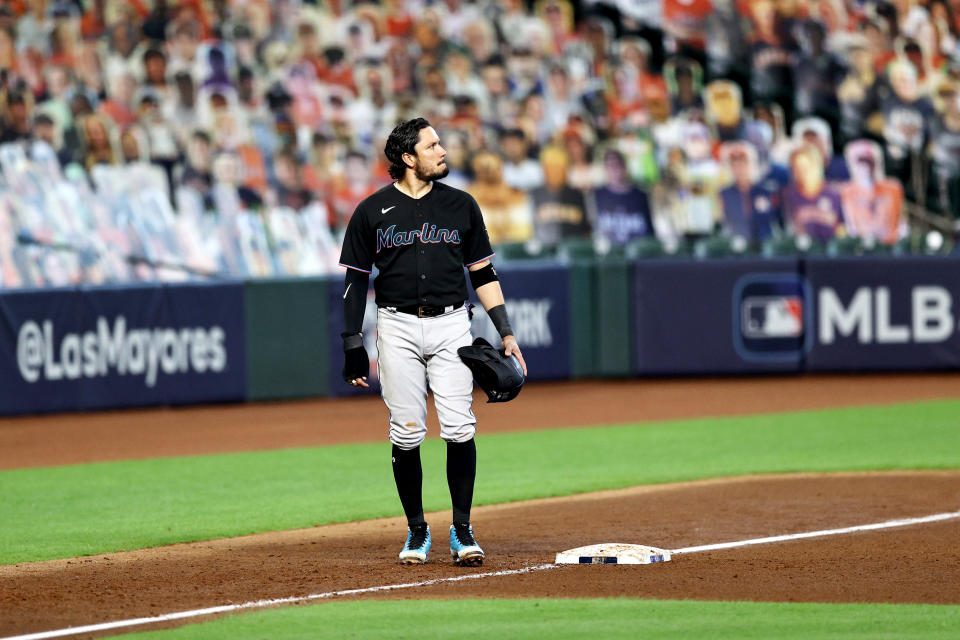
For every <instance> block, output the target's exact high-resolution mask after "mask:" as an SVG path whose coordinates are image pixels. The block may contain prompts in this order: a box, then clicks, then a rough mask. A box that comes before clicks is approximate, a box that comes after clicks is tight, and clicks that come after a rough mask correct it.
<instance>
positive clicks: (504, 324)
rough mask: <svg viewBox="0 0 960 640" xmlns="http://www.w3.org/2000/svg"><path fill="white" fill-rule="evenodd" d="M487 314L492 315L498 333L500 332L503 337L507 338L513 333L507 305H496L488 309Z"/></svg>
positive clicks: (491, 318)
mask: <svg viewBox="0 0 960 640" xmlns="http://www.w3.org/2000/svg"><path fill="white" fill-rule="evenodd" d="M487 315H488V316H489V317H490V320H491V321H492V322H493V326H494V328H496V330H497V333H499V334H500V337H501V338H506V337H507V336H512V335H513V328H512V327H511V326H510V321H509V320H508V319H507V307H506V305H502V304H498V305H497V306H495V307H491V308H489V309H487Z"/></svg>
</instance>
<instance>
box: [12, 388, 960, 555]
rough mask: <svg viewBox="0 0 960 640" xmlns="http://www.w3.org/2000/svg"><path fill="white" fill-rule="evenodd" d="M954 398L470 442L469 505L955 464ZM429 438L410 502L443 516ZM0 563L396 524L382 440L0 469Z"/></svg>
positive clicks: (436, 452)
mask: <svg viewBox="0 0 960 640" xmlns="http://www.w3.org/2000/svg"><path fill="white" fill-rule="evenodd" d="M958 414H960V401H956V400H951V401H936V402H922V403H911V404H903V405H896V406H886V407H870V408H859V409H857V408H851V409H836V410H829V411H809V412H800V413H790V414H774V415H762V416H751V417H739V418H720V419H700V420H685V421H677V422H666V423H658V424H644V425H621V426H603V427H588V428H580V429H560V430H550V431H536V432H528V433H516V434H497V435H490V436H483V435H481V436H479V437H478V439H477V447H478V458H479V469H478V482H477V495H476V498H477V499H476V502H477V504H494V503H500V502H508V501H515V500H526V499H530V498H537V497H547V496H560V495H569V494H574V493H583V492H587V491H596V490H600V489H615V488H621V487H629V486H635V485H640V484H652V483H664V482H675V481H682V480H693V479H699V478H713V477H722V476H732V475H744V474H762V473H783V472H797V471H851V470H886V469H944V468H960V428H958V427H957V419H956V416H957V415H958ZM443 455H444V449H443V443H442V442H441V441H440V440H438V439H431V440H428V441H427V443H426V444H425V445H424V447H423V457H424V474H425V475H424V506H425V508H426V509H427V510H439V509H445V508H448V502H449V495H448V494H447V489H446V481H445V479H444V476H443V473H444V471H443V468H444V465H443V464H442V456H443ZM0 513H2V514H3V515H4V520H5V522H4V526H3V529H2V534H0V564H10V563H15V562H23V561H33V560H47V559H52V558H69V557H74V556H80V555H90V554H97V553H106V552H110V551H119V550H126V549H138V548H144V547H150V546H157V545H162V544H169V543H174V542H185V541H195V540H206V539H211V538H222V537H231V536H237V535H243V534H249V533H253V532H258V531H270V530H281V529H292V528H298V527H307V526H313V525H318V524H325V523H331V522H346V521H351V520H362V519H367V518H376V517H382V516H388V515H399V514H400V513H401V511H400V504H399V501H398V500H397V498H396V495H395V492H394V487H393V479H392V476H391V470H390V466H389V445H388V444H361V445H347V446H336V447H316V448H307V449H289V450H283V451H268V452H255V453H242V454H229V455H212V456H195V457H180V458H161V459H151V460H140V461H129V462H110V463H103V464H90V465H76V466H65V467H53V468H40V469H23V470H13V471H4V472H0Z"/></svg>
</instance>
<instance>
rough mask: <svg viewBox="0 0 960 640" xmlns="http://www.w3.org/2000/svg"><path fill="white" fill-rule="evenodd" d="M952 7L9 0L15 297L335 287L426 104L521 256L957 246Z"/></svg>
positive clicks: (959, 110)
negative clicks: (362, 221) (355, 214)
mask: <svg viewBox="0 0 960 640" xmlns="http://www.w3.org/2000/svg"><path fill="white" fill-rule="evenodd" d="M955 6H956V4H955V3H953V2H948V1H946V0H918V1H916V2H894V3H892V4H891V3H887V2H882V1H875V0H863V1H861V2H855V3H844V2H835V1H831V0H823V1H820V2H812V3H793V2H779V1H775V0H714V2H709V1H707V0H697V1H696V2H676V1H674V0H664V1H663V2H626V1H623V2H621V1H618V0H588V1H586V2H582V3H580V2H578V3H572V2H569V1H567V0H536V2H529V3H524V2H518V1H517V0H509V1H508V0H500V1H495V0H477V1H475V2H469V1H466V0H445V1H443V2H440V1H436V2H430V1H425V0H409V1H404V0H383V1H382V2H376V1H360V0H356V1H353V2H350V1H349V0H342V1H340V0H330V1H328V2H306V1H304V2H285V3H271V2H268V1H267V0H245V1H240V0H227V1H225V2H218V3H205V2H199V1H198V0H181V1H176V0H172V1H170V2H156V3H153V2H149V1H140V0H135V1H133V2H129V1H122V2H121V1H120V0H87V1H82V0H59V1H55V2H53V1H42V0H38V1H34V2H23V1H22V0H0V289H16V288H26V287H46V286H66V285H75V284H94V285H96V284H104V283H117V282H139V281H184V280H209V279H221V278H237V277H240V278H259V277H274V276H297V275H315V274H324V273H330V272H332V271H334V270H335V269H336V262H337V256H338V253H339V237H340V234H341V233H342V231H343V228H344V226H345V224H346V222H347V220H348V219H349V217H350V214H351V213H352V211H353V208H354V206H355V205H356V203H357V202H359V201H360V200H361V199H362V198H363V197H365V196H366V195H367V194H369V193H371V192H372V191H373V190H375V189H377V188H379V187H380V186H382V185H384V184H387V183H388V182H389V178H388V176H387V174H386V172H385V167H384V163H383V158H382V151H381V150H382V148H383V142H384V140H385V137H386V134H387V133H388V132H389V131H390V129H391V128H392V127H393V125H394V124H395V123H396V121H397V120H398V119H402V118H408V117H413V116H416V115H422V116H425V117H427V118H428V119H429V120H430V121H431V122H432V123H433V124H434V125H435V127H436V128H437V130H438V131H439V132H440V135H441V140H442V142H443V144H444V145H445V147H446V148H447V150H448V164H449V166H450V169H451V173H450V175H449V177H448V178H447V181H448V182H450V183H451V184H453V185H455V186H458V187H461V188H466V189H468V190H469V191H471V193H474V194H475V196H476V197H477V199H478V201H481V202H482V203H483V206H484V209H485V211H488V212H489V215H490V216H491V230H493V228H494V223H495V226H496V229H497V233H500V234H502V237H503V238H504V242H509V243H510V244H509V248H507V247H506V246H505V251H504V253H505V254H506V257H513V258H521V257H529V256H540V257H542V256H549V255H553V254H556V253H557V251H558V250H559V254H560V255H561V256H568V257H582V256H584V255H587V254H589V253H590V251H591V250H593V248H594V247H603V252H610V251H611V250H612V252H613V254H616V255H621V254H625V255H627V256H628V257H630V258H647V257H654V256H658V255H661V254H662V253H667V254H674V253H680V254H692V255H693V256H695V257H698V258H711V257H718V256H731V255H740V254H742V253H743V251H740V250H739V247H744V248H745V250H746V251H749V252H750V253H753V254H754V255H756V254H760V255H765V256H777V255H792V254H796V253H797V252H798V251H801V252H804V253H809V254H818V253H820V254H823V253H826V254H830V255H858V254H861V253H885V252H888V253H893V254H898V253H903V252H905V251H909V249H910V247H911V246H912V247H913V248H916V249H919V250H922V251H924V252H926V253H943V252H946V251H949V250H951V249H952V247H953V246H954V238H953V234H954V231H955V229H957V227H956V219H957V218H960V37H958V36H960V15H956V14H954V7H955ZM611 152H615V153H611ZM638 187H639V189H638ZM638 194H639V195H638ZM493 216H500V217H499V218H498V219H497V221H494V220H493V218H492V217H493ZM558 221H563V222H562V223H558ZM930 228H937V229H939V230H940V231H941V232H942V234H943V238H944V239H945V242H943V243H941V244H939V245H937V246H933V245H928V244H924V243H923V242H922V241H920V242H913V243H912V244H911V232H913V233H921V232H925V231H927V230H928V229H930ZM798 247H799V249H798ZM531 248H534V249H536V250H531Z"/></svg>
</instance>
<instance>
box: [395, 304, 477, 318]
mask: <svg viewBox="0 0 960 640" xmlns="http://www.w3.org/2000/svg"><path fill="white" fill-rule="evenodd" d="M462 306H463V302H457V303H456V304H448V305H447V306H445V307H435V306H433V305H429V304H421V305H414V306H410V307H395V309H396V310H397V311H399V312H400V313H409V314H410V315H413V316H417V317H418V318H433V317H435V316H442V315H443V314H445V313H450V312H451V311H453V310H454V309H459V308H460V307H462Z"/></svg>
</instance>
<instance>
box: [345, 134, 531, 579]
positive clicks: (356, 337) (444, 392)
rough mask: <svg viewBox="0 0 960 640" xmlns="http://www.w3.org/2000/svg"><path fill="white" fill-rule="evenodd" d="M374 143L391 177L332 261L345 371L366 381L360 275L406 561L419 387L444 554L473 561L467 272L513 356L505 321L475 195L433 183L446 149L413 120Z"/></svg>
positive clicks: (411, 554) (418, 482)
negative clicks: (435, 466)
mask: <svg viewBox="0 0 960 640" xmlns="http://www.w3.org/2000/svg"><path fill="white" fill-rule="evenodd" d="M384 153H385V154H386V157H387V160H389V162H390V165H391V166H390V176H391V177H392V178H393V179H394V180H396V182H394V183H392V184H390V185H388V186H386V187H384V188H382V189H380V190H379V191H377V192H376V193H374V194H373V195H371V196H370V197H368V198H367V199H365V200H364V201H363V202H361V203H360V204H359V205H358V206H357V208H356V210H355V211H354V213H353V216H352V217H351V218H350V222H349V224H348V225H347V231H346V235H345V236H344V239H343V250H342V252H341V254H340V266H342V267H345V268H346V270H347V274H346V279H345V281H344V292H343V317H344V325H345V328H346V331H345V332H344V333H343V349H344V367H343V377H344V380H346V381H347V382H349V383H350V384H352V385H354V386H357V387H367V386H369V385H368V384H367V374H368V372H369V368H370V362H369V360H368V358H367V352H366V350H365V349H364V348H363V337H362V335H361V333H360V329H361V327H362V326H363V313H364V308H365V306H366V296H367V284H368V280H369V275H370V273H371V271H372V269H373V266H374V265H376V267H377V269H378V271H379V274H378V275H377V277H376V279H375V280H374V290H375V292H376V302H377V349H378V350H379V360H378V363H377V366H378V371H379V375H380V387H381V394H382V396H383V401H384V403H385V404H386V405H387V409H388V410H389V412H390V418H389V422H390V442H391V443H392V444H393V451H392V454H393V477H394V480H395V481H396V484H397V491H398V493H399V494H400V502H401V504H402V505H403V511H404V513H405V514H406V516H407V523H408V531H407V540H406V543H405V544H404V546H403V550H402V551H401V552H400V561H401V562H402V563H404V564H422V563H424V562H426V561H427V554H428V552H429V551H430V545H431V539H430V528H429V526H428V525H427V522H426V520H424V517H423V505H422V498H421V486H422V479H423V474H422V471H421V467H420V444H421V443H422V442H423V440H424V438H425V437H426V434H427V425H426V419H427V400H426V395H427V389H428V387H429V389H430V390H432V391H433V396H434V403H435V405H436V407H437V415H438V417H439V420H440V436H441V437H442V438H443V439H444V440H446V442H447V483H448V485H449V488H450V499H451V502H452V503H453V524H452V525H451V526H450V554H451V556H452V558H453V561H454V562H455V563H456V564H458V565H467V566H477V565H480V564H482V563H483V550H482V549H481V548H480V545H479V544H477V541H476V540H475V539H474V537H473V528H472V527H471V526H470V507H471V505H472V503H473V484H474V478H475V476H476V468H477V451H476V446H475V444H474V439H473V437H474V434H475V432H476V422H477V421H476V418H475V417H474V415H473V411H472V410H471V405H472V403H473V395H472V391H473V377H472V375H471V373H470V370H469V369H468V368H467V366H466V365H465V364H464V363H463V362H462V361H461V360H460V358H459V357H458V356H457V349H458V348H459V347H463V346H466V345H469V344H470V343H471V336H470V319H469V314H468V307H467V306H465V301H466V299H467V287H466V278H464V271H463V268H464V267H466V268H467V269H468V271H469V274H470V283H471V285H472V286H473V289H474V291H476V293H477V297H478V298H479V299H480V303H481V304H482V305H483V307H484V309H486V311H487V314H488V315H489V317H490V319H491V320H492V321H493V324H494V326H495V327H496V329H497V331H498V332H499V334H500V336H501V339H502V345H503V350H504V353H505V355H508V356H509V355H511V354H513V355H516V357H517V358H518V359H519V360H520V363H521V364H522V366H523V372H524V375H526V371H527V369H526V364H525V363H524V362H523V355H522V354H521V353H520V348H519V347H518V346H517V341H516V339H515V338H514V336H513V329H511V328H510V322H509V321H508V319H507V313H506V308H505V306H504V301H503V293H502V291H501V289H500V282H499V281H498V278H497V272H496V271H494V269H493V265H492V264H490V258H491V257H493V250H492V249H491V247H490V240H489V239H488V237H487V230H486V228H485V227H484V223H483V217H482V215H481V213H480V208H479V207H478V206H477V203H476V201H475V200H474V199H473V198H472V197H471V196H470V195H469V194H467V193H465V192H463V191H460V190H458V189H454V188H453V187H450V186H448V185H446V184H443V183H442V182H437V180H440V179H441V178H443V177H444V176H446V175H447V173H448V171H449V169H448V168H447V165H446V163H445V162H444V159H445V157H446V155H447V152H446V151H445V150H444V149H443V147H442V146H440V138H439V137H438V136H437V132H436V131H435V130H434V129H433V127H431V126H430V123H429V122H427V121H426V120H425V119H423V118H415V119H413V120H408V121H406V122H401V123H400V124H398V125H397V126H396V128H394V130H393V131H392V132H391V133H390V137H389V138H388V139H387V143H386V146H385V147H384Z"/></svg>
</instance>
